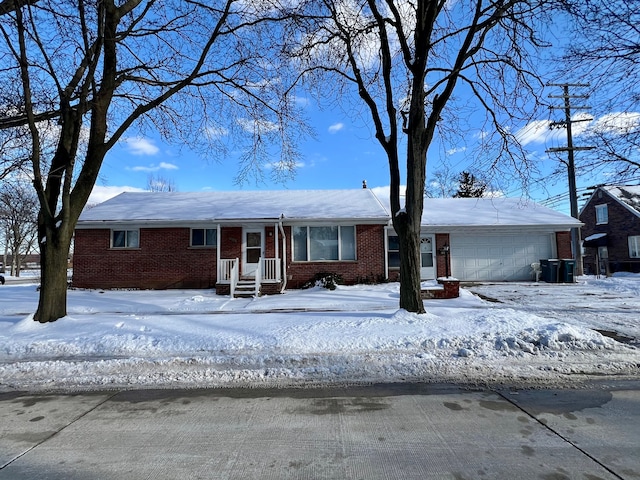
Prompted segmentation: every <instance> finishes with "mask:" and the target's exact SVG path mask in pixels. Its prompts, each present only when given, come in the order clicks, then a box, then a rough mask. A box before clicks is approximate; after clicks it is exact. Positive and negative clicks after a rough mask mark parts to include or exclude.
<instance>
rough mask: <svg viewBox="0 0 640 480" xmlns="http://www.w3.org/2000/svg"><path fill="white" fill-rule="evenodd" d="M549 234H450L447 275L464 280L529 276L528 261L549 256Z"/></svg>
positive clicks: (526, 277)
mask: <svg viewBox="0 0 640 480" xmlns="http://www.w3.org/2000/svg"><path fill="white" fill-rule="evenodd" d="M551 240H552V236H551V235H549V234H533V235H477V234H469V235H459V234H458V235H456V234H451V236H450V245H451V274H452V275H453V276H454V277H456V278H458V279H459V280H464V281H476V280H478V281H480V280H484V281H486V280H492V281H516V280H530V279H531V274H530V273H531V264H532V263H533V262H537V261H539V260H540V259H541V258H552V248H551Z"/></svg>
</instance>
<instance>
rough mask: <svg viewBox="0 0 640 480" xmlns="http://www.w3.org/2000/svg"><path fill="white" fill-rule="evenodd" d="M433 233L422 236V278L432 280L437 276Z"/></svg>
mask: <svg viewBox="0 0 640 480" xmlns="http://www.w3.org/2000/svg"><path fill="white" fill-rule="evenodd" d="M434 244H435V240H434V238H433V235H421V236H420V280H432V279H434V278H435V277H436V274H435V273H436V272H435V269H434V268H433V246H434Z"/></svg>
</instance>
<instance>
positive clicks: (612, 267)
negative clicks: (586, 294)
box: [579, 186, 640, 275]
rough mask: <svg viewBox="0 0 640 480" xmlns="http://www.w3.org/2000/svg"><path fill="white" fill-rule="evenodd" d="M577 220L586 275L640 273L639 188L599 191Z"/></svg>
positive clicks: (628, 187) (613, 188) (619, 187)
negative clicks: (579, 222) (580, 233)
mask: <svg viewBox="0 0 640 480" xmlns="http://www.w3.org/2000/svg"><path fill="white" fill-rule="evenodd" d="M579 217H580V220H581V221H582V222H583V223H584V226H583V227H582V239H583V245H584V272H585V274H607V275H608V274H611V273H613V272H620V271H625V272H636V273H637V272H640V186H605V187H598V188H597V189H596V190H594V192H593V193H592V194H591V196H590V197H589V199H588V200H587V202H586V203H585V205H584V206H583V207H582V209H581V210H580V215H579Z"/></svg>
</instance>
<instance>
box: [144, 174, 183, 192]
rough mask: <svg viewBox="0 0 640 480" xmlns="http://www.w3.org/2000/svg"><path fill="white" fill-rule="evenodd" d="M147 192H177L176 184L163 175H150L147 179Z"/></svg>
mask: <svg viewBox="0 0 640 480" xmlns="http://www.w3.org/2000/svg"><path fill="white" fill-rule="evenodd" d="M147 190H149V191H150V192H177V191H178V189H177V187H176V183H175V182H174V181H173V180H172V179H170V178H167V177H164V176H162V175H154V174H153V173H151V174H149V176H148V177H147Z"/></svg>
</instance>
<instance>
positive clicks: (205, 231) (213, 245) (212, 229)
mask: <svg viewBox="0 0 640 480" xmlns="http://www.w3.org/2000/svg"><path fill="white" fill-rule="evenodd" d="M194 230H202V231H203V232H202V238H203V241H204V243H203V244H202V245H194V244H193V231H194ZM207 230H211V231H213V232H214V233H215V241H214V243H213V244H208V243H207ZM189 248H218V229H217V228H206V227H192V228H190V229H189Z"/></svg>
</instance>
